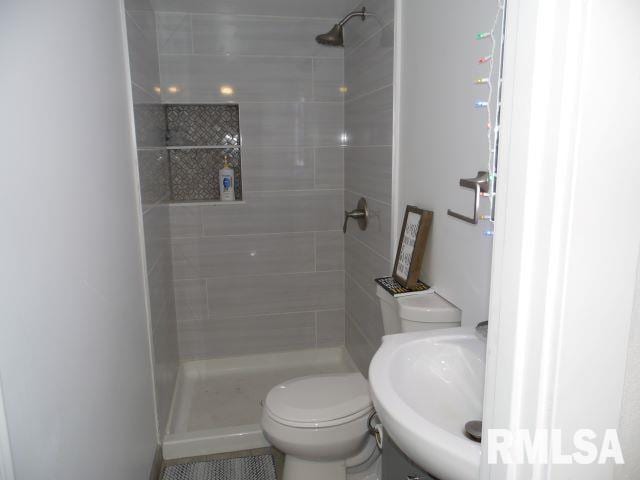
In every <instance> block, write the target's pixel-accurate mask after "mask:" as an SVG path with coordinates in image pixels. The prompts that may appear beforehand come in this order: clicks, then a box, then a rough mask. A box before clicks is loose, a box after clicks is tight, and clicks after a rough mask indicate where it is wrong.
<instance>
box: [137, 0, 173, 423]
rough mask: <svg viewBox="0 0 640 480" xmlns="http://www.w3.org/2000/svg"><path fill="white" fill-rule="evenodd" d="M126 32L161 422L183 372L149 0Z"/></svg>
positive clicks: (166, 166) (140, 4) (139, 4)
mask: <svg viewBox="0 0 640 480" xmlns="http://www.w3.org/2000/svg"><path fill="white" fill-rule="evenodd" d="M126 8H127V18H126V21H127V37H128V44H129V60H130V68H131V81H132V85H131V87H132V91H133V103H134V119H135V129H136V145H137V150H138V170H139V175H140V190H141V197H142V210H143V221H144V234H145V243H146V262H147V280H148V285H149V303H150V309H151V324H152V339H153V360H154V375H155V389H156V399H157V406H158V424H159V426H160V433H161V434H162V433H163V431H164V428H165V426H166V424H167V419H168V416H169V409H170V407H171V398H172V395H173V387H174V384H175V379H176V375H177V371H178V340H177V338H178V336H177V329H176V315H175V301H174V292H173V290H174V289H173V271H172V270H173V267H172V260H171V243H170V240H171V238H170V237H171V235H170V231H169V205H168V198H169V163H168V156H167V150H166V148H165V117H164V111H163V107H162V105H161V103H160V96H159V94H158V92H157V89H158V88H159V85H160V81H159V70H158V54H157V48H156V40H155V15H154V12H153V11H152V10H151V7H150V5H149V4H148V2H147V0H128V1H127V2H126Z"/></svg>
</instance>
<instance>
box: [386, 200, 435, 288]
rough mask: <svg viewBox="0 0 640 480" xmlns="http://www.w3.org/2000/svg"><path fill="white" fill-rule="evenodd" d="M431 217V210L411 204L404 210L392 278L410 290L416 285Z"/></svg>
mask: <svg viewBox="0 0 640 480" xmlns="http://www.w3.org/2000/svg"><path fill="white" fill-rule="evenodd" d="M432 219H433V212H430V211H428V210H422V209H420V208H417V207H413V206H411V205H409V206H407V209H406V210H405V212H404V222H403V224H402V231H401V232H400V240H399V242H398V251H397V253H396V263H395V265H394V267H393V278H394V279H395V280H396V281H397V282H398V283H400V284H401V285H402V286H403V287H405V288H408V289H410V290H411V289H413V288H415V287H417V286H418V277H419V276H420V268H421V265H422V257H423V256H424V250H425V247H426V246H427V237H428V235H429V228H430V227H431V220H432Z"/></svg>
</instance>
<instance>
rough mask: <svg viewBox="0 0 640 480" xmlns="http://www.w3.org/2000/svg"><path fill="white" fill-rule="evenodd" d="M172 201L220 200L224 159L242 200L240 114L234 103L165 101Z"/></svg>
mask: <svg viewBox="0 0 640 480" xmlns="http://www.w3.org/2000/svg"><path fill="white" fill-rule="evenodd" d="M164 113H165V119H166V126H167V129H166V140H167V149H168V151H169V175H170V176H169V178H170V190H171V202H172V203H189V202H217V201H220V187H219V172H220V169H221V168H223V166H224V163H225V159H226V161H227V162H228V164H229V165H230V166H231V168H233V171H234V192H235V200H236V201H241V200H242V168H241V165H242V161H241V156H242V155H241V138H240V116H239V108H238V105H236V104H197V105H196V104H194V105H191V104H165V105H164Z"/></svg>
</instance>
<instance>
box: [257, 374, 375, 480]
mask: <svg viewBox="0 0 640 480" xmlns="http://www.w3.org/2000/svg"><path fill="white" fill-rule="evenodd" d="M372 411H373V405H372V403H371V399H370V397H369V388H368V384H367V381H366V380H365V378H364V377H363V376H362V375H361V374H360V373H344V374H332V375H314V376H309V377H301V378H294V379H293V380H289V381H287V382H284V383H281V384H280V385H277V386H276V387H274V388H273V389H272V390H271V391H270V392H269V394H268V395H267V398H266V399H265V402H264V409H263V414H262V429H263V431H264V434H265V437H266V438H267V440H268V441H269V442H270V443H271V444H272V445H274V446H275V447H276V448H278V449H279V450H281V451H282V452H284V453H285V465H284V480H298V479H303V478H304V479H306V480H328V479H330V480H334V479H335V480H344V479H345V478H346V472H347V468H350V467H357V466H358V465H360V464H362V463H365V462H367V461H370V460H371V456H372V455H378V452H377V448H376V447H375V442H373V443H372V440H373V439H372V437H371V436H370V435H369V431H368V428H367V420H368V418H369V415H370V414H371V413H372Z"/></svg>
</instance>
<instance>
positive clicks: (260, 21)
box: [193, 15, 343, 63]
mask: <svg viewBox="0 0 640 480" xmlns="http://www.w3.org/2000/svg"><path fill="white" fill-rule="evenodd" d="M326 28H327V20H325V19H319V18H303V17H294V16H289V15H287V16H286V17H275V16H259V15H243V16H237V15H194V16H193V38H194V53H199V54H208V55H262V56H275V57H282V56H292V57H313V56H324V57H334V58H338V59H340V60H341V59H342V57H343V51H342V49H340V48H323V47H322V46H321V45H319V44H318V43H316V41H315V35H314V33H313V32H318V33H320V32H322V31H323V30H324V29H326ZM340 63H342V62H340Z"/></svg>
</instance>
